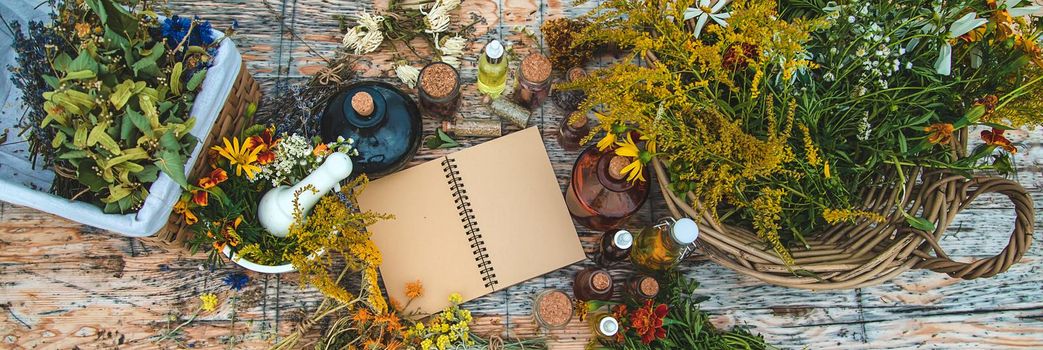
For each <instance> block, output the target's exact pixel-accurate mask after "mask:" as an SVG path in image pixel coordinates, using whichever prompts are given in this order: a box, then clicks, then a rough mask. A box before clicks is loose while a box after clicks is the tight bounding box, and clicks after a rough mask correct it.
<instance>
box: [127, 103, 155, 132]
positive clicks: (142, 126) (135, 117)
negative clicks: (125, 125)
mask: <svg viewBox="0 0 1043 350" xmlns="http://www.w3.org/2000/svg"><path fill="white" fill-rule="evenodd" d="M124 117H125V118H126V119H129V120H130V122H131V123H134V126H135V127H137V128H138V130H141V133H142V134H144V135H145V136H148V137H150V138H151V137H156V135H155V133H154V132H153V131H152V123H150V122H149V120H148V118H146V117H145V116H144V115H142V114H141V113H138V111H135V110H133V109H131V108H127V113H126V114H125V115H124Z"/></svg>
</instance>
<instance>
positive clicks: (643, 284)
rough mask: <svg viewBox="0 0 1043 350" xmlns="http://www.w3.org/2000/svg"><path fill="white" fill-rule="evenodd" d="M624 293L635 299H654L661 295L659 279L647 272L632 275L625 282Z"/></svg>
mask: <svg viewBox="0 0 1043 350" xmlns="http://www.w3.org/2000/svg"><path fill="white" fill-rule="evenodd" d="M623 295H625V296H627V297H628V298H630V299H633V300H635V301H642V300H649V299H654V298H655V297H656V295H659V281H656V279H655V277H652V276H649V275H645V274H636V275H633V276H630V278H627V281H626V283H624V284H623Z"/></svg>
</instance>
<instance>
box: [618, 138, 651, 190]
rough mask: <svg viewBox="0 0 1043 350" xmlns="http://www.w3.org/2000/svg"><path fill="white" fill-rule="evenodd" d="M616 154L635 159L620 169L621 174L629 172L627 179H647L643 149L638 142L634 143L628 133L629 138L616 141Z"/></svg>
mask: <svg viewBox="0 0 1043 350" xmlns="http://www.w3.org/2000/svg"><path fill="white" fill-rule="evenodd" d="M616 146H618V147H616V155H617V156H622V157H628V158H632V159H633V160H634V161H633V162H631V163H630V164H629V165H627V166H626V167H624V168H623V170H620V172H619V173H620V174H627V181H630V182H633V181H634V180H635V179H637V180H641V181H645V175H644V167H645V165H644V163H641V150H640V149H639V148H637V144H636V143H634V139H633V138H632V137H631V136H630V134H629V133H628V134H627V139H626V140H624V141H623V142H616Z"/></svg>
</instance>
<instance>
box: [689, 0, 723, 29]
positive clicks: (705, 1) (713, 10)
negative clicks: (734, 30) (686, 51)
mask: <svg viewBox="0 0 1043 350" xmlns="http://www.w3.org/2000/svg"><path fill="white" fill-rule="evenodd" d="M727 4H728V0H717V3H716V4H714V5H713V7H710V0H699V6H698V7H689V8H688V9H686V10H684V20H686V21H687V20H690V19H692V18H696V17H699V19H698V20H696V23H695V37H696V38H699V35H701V34H702V32H703V27H705V26H706V22H707V21H708V20H711V19H712V20H713V21H714V22H717V25H719V26H721V27H727V26H728V22H725V21H724V20H725V19H728V18H731V17H732V14H731V12H724V13H720V11H721V9H723V8H724V5H727Z"/></svg>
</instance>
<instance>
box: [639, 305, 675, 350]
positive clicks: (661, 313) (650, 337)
mask: <svg viewBox="0 0 1043 350" xmlns="http://www.w3.org/2000/svg"><path fill="white" fill-rule="evenodd" d="M667 311H669V307H668V306H666V304H659V305H658V306H656V307H655V308H653V307H652V301H651V300H648V301H646V302H645V306H642V307H641V308H639V309H637V310H634V313H633V314H631V315H630V327H631V328H633V329H634V331H635V332H637V334H638V335H640V336H641V342H642V343H645V344H650V343H652V341H654V340H656V339H663V338H666V330H665V329H663V318H665V317H666V313H667Z"/></svg>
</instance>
